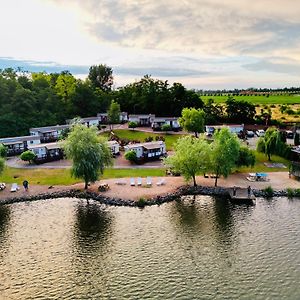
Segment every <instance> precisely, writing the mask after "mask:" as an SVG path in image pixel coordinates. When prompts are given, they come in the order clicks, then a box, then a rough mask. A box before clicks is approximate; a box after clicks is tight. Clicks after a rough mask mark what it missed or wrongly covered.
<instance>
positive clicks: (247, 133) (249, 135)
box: [246, 130, 254, 138]
mask: <svg viewBox="0 0 300 300" xmlns="http://www.w3.org/2000/svg"><path fill="white" fill-rule="evenodd" d="M246 135H247V137H249V138H251V137H254V132H253V131H252V130H247V131H246Z"/></svg>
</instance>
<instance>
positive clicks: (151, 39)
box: [0, 0, 300, 90]
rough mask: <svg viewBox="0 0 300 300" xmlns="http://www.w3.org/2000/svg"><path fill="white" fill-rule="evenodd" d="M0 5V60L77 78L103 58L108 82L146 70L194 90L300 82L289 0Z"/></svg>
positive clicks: (295, 10) (298, 7)
mask: <svg viewBox="0 0 300 300" xmlns="http://www.w3.org/2000/svg"><path fill="white" fill-rule="evenodd" d="M289 3H290V4H291V5H288V4H289ZM16 7H17V8H18V9H16ZM0 8H1V11H2V18H1V20H0V25H2V26H1V28H6V30H1V31H0V38H1V41H2V47H1V49H0V69H4V68H5V67H12V68H16V67H21V68H23V69H24V70H26V71H30V72H41V71H46V72H48V73H50V72H61V71H63V70H69V71H70V72H71V73H72V74H74V76H76V77H79V78H84V77H85V76H86V75H87V74H88V69H89V66H91V65H98V64H107V65H108V66H110V67H112V68H113V71H114V83H115V87H120V86H124V85H126V84H128V83H132V82H134V81H136V80H139V79H140V78H141V77H143V76H144V75H146V74H149V75H151V76H152V77H153V78H158V79H162V80H168V81H169V82H170V83H171V84H172V83H173V82H180V83H182V84H183V85H184V86H186V87H187V88H192V89H196V90H222V89H227V90H229V89H230V90H231V89H235V88H236V89H249V87H255V88H272V89H277V88H279V89H280V88H285V87H298V86H299V85H300V84H299V73H300V54H299V49H300V37H299V34H298V32H299V29H300V21H299V18H298V16H299V13H300V4H297V3H296V4H295V3H294V2H292V0H288V3H287V4H286V5H284V6H283V5H282V3H281V1H279V0H276V1H273V2H272V6H270V5H269V3H268V1H267V0H262V1H259V0H254V1H251V3H249V1H246V0H243V1H236V0H229V1H227V2H226V4H224V3H223V2H222V1H221V0H213V1H210V2H209V3H207V2H206V1H204V0H199V1H197V0H190V1H182V2H181V3H173V2H172V1H169V0H167V1H165V2H164V3H153V2H152V1H148V0H144V1H143V2H142V4H141V3H138V2H137V1H134V0H116V1H114V2H113V3H110V2H109V1H104V0H100V1H97V0H88V1H85V2H84V3H82V2H81V1H79V0H75V1H73V2H72V3H70V2H69V1H65V0H46V1H42V0H28V1H26V3H24V2H22V1H20V0H12V1H10V2H6V3H4V2H3V3H0ZM12 16H14V17H13V18H12Z"/></svg>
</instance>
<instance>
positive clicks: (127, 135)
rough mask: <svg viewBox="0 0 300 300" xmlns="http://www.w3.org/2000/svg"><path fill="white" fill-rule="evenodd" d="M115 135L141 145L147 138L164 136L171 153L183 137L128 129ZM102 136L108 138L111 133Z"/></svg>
mask: <svg viewBox="0 0 300 300" xmlns="http://www.w3.org/2000/svg"><path fill="white" fill-rule="evenodd" d="M113 132H114V133H115V135H117V136H118V137H119V138H120V139H127V140H130V141H140V142H141V143H142V142H144V141H145V139H146V138H148V137H149V136H151V137H153V139H154V140H155V137H157V136H163V137H164V138H165V143H166V147H167V150H168V151H170V150H172V149H173V144H174V143H175V142H176V141H177V139H178V138H180V137H182V136H183V135H181V134H165V133H164V132H161V133H152V132H144V131H138V129H136V130H126V129H117V130H114V131H113ZM101 135H103V136H106V137H108V136H109V133H108V132H105V133H102V134H101Z"/></svg>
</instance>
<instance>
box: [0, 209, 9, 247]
mask: <svg viewBox="0 0 300 300" xmlns="http://www.w3.org/2000/svg"><path fill="white" fill-rule="evenodd" d="M9 221H10V207H9V205H0V247H1V245H2V244H3V243H4V241H5V240H6V239H7V229H8V226H9Z"/></svg>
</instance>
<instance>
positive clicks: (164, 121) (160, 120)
mask: <svg viewBox="0 0 300 300" xmlns="http://www.w3.org/2000/svg"><path fill="white" fill-rule="evenodd" d="M163 125H170V127H171V130H174V131H176V130H179V129H180V125H179V121H178V118H175V117H156V118H154V119H153V122H152V123H151V127H152V129H153V130H161V127H162V126H163Z"/></svg>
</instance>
